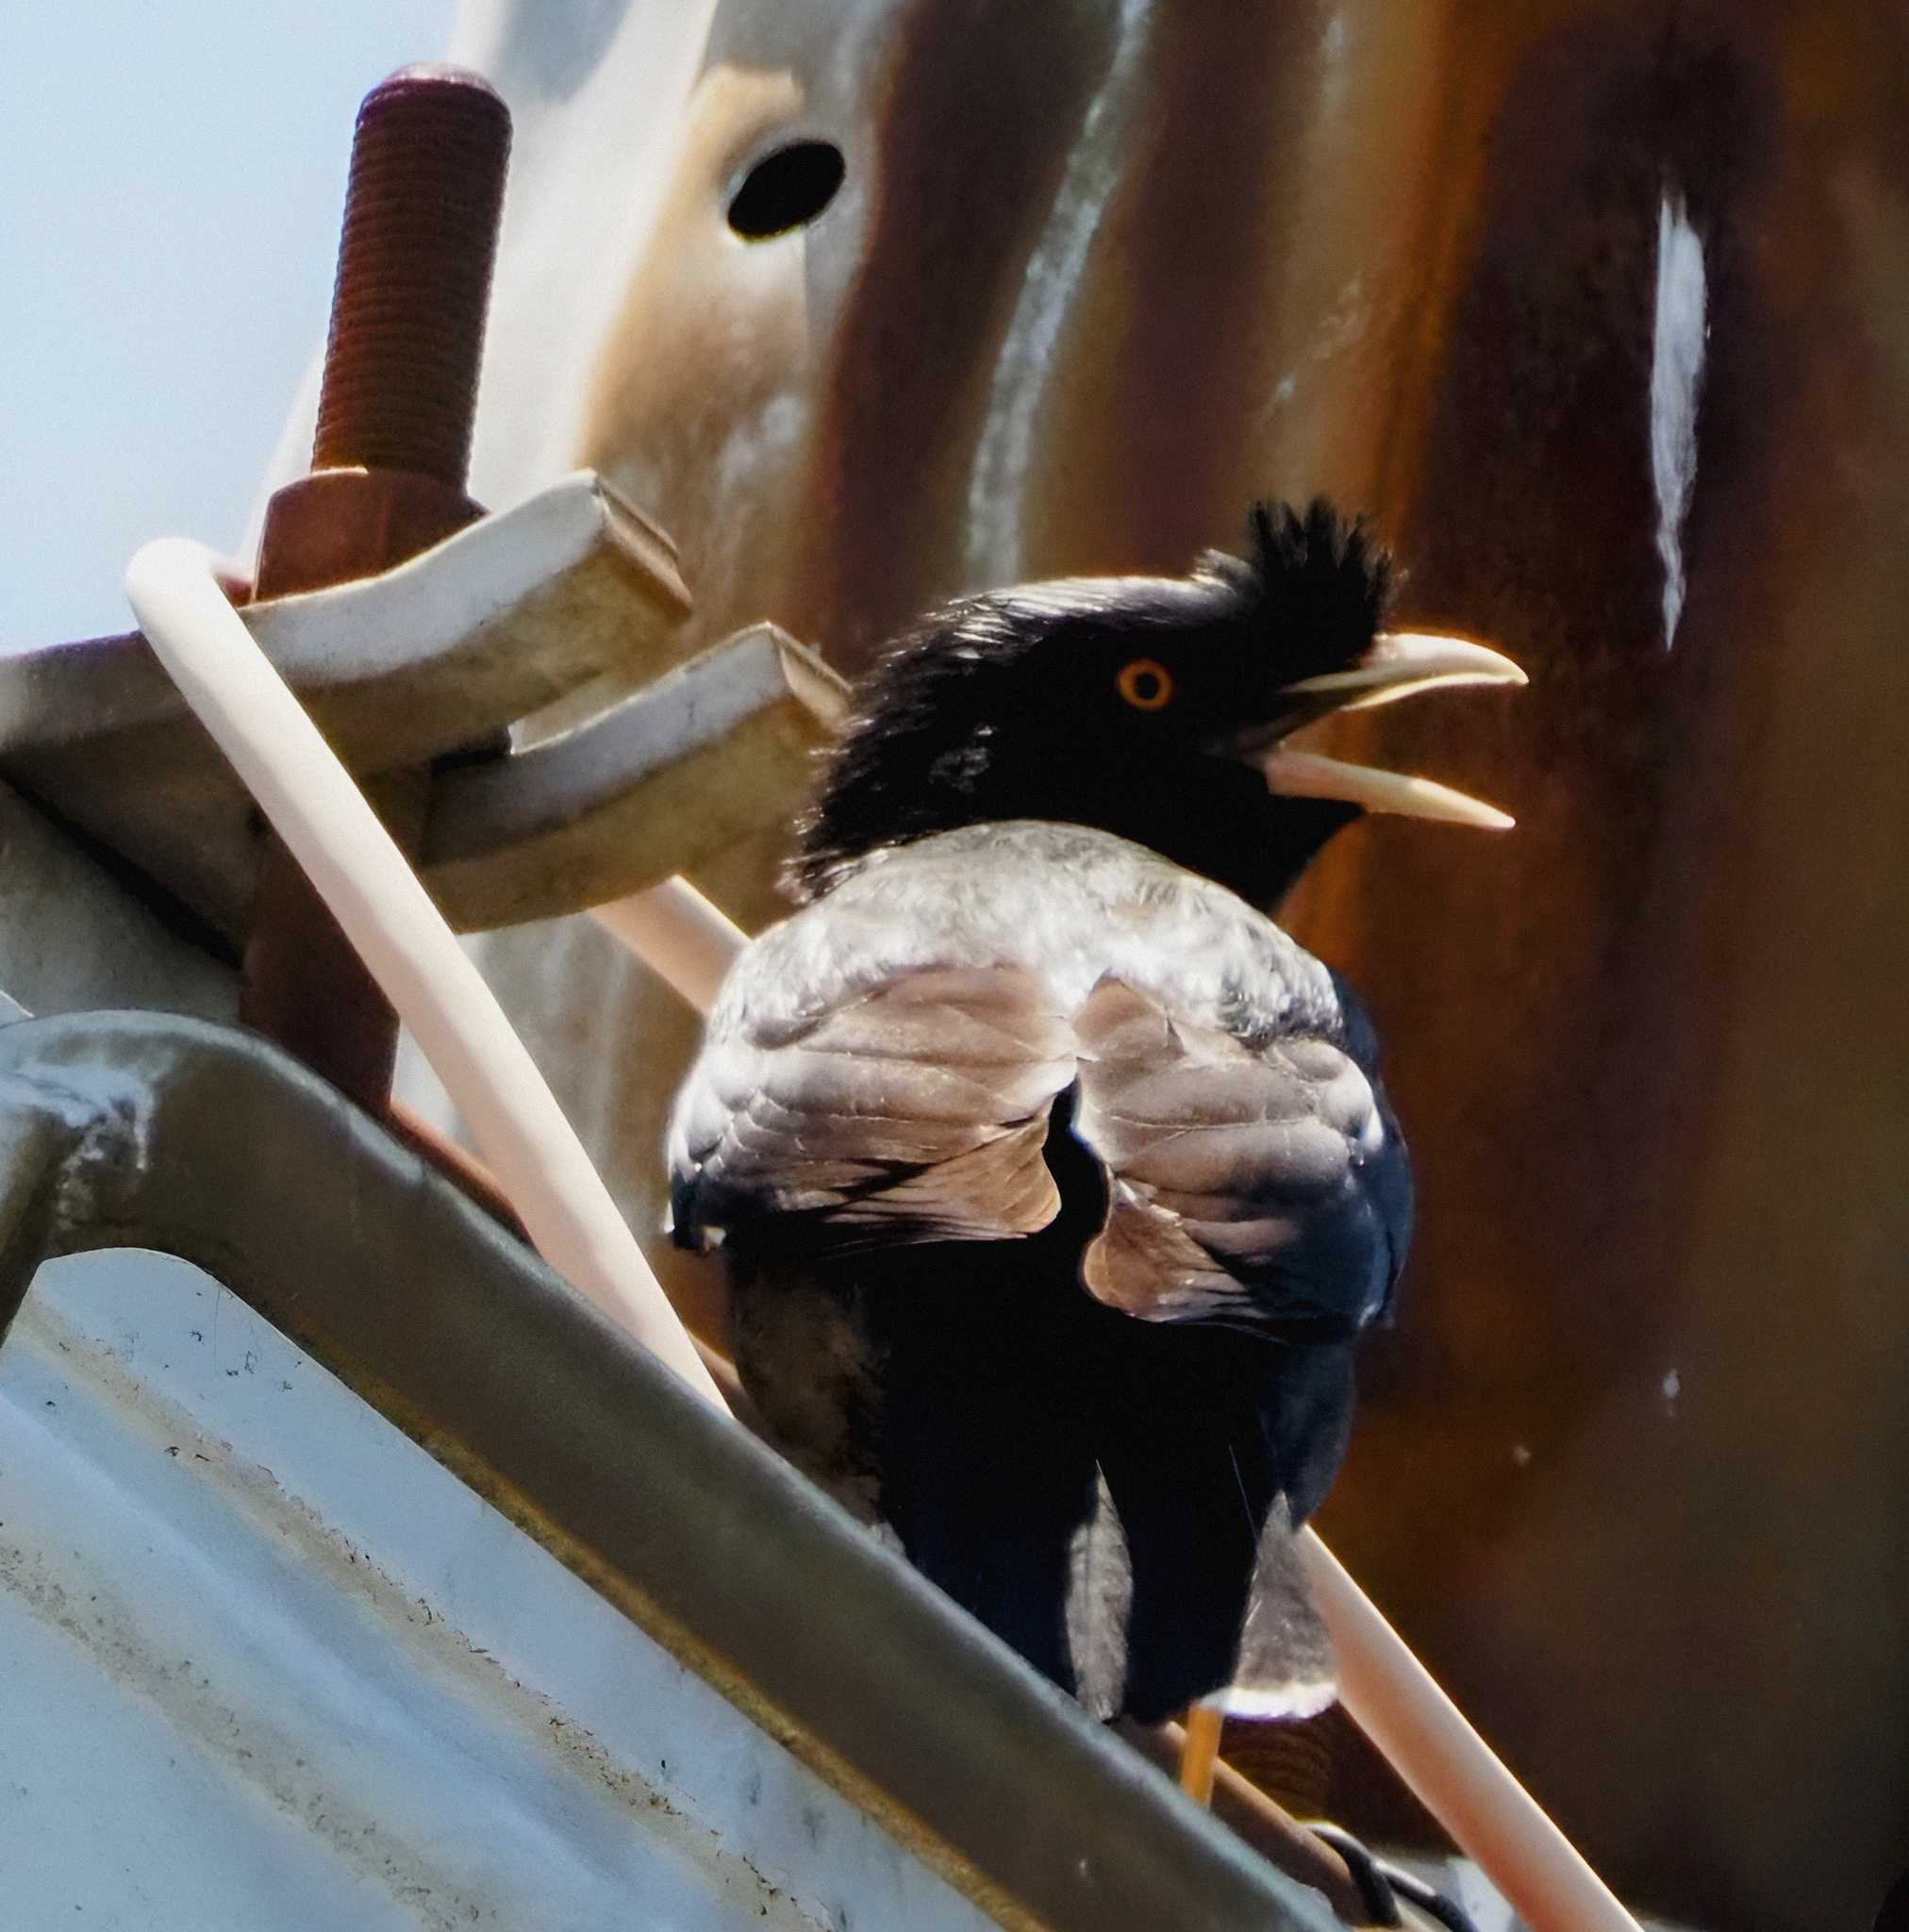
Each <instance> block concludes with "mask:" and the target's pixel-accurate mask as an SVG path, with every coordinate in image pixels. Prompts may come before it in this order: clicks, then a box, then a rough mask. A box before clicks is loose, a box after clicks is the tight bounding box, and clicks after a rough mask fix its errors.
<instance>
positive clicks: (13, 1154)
mask: <svg viewBox="0 0 1909 1932" xmlns="http://www.w3.org/2000/svg"><path fill="white" fill-rule="evenodd" d="M127 1244H135V1245H141V1246H147V1247H156V1248H158V1249H161V1250H163V1251H165V1252H168V1253H172V1254H175V1255H180V1256H182V1257H186V1258H189V1259H191V1260H194V1261H196V1262H197V1263H199V1264H200V1265H201V1266H203V1267H205V1268H207V1269H208V1272H210V1273H212V1274H214V1275H215V1276H217V1277H218V1278H219V1279H220V1280H222V1281H224V1283H226V1284H227V1285H228V1286H230V1287H231V1288H232V1289H233V1290H234V1291H235V1292H237V1293H239V1294H240V1295H241V1297H242V1298H243V1299H244V1300H245V1301H246V1302H247V1303H248V1304H249V1305H250V1306H251V1307H254V1308H256V1309H257V1311H258V1312H259V1313H260V1314H262V1315H264V1316H265V1317H266V1318H267V1320H268V1321H270V1322H271V1323H272V1324H274V1327H276V1328H278V1329H280V1330H282V1331H283V1332H284V1333H285V1334H286V1335H287V1336H288V1337H290V1339H291V1340H292V1341H295V1342H296V1343H297V1344H299V1346H301V1347H302V1348H304V1349H307V1350H308V1351H309V1353H310V1354H311V1355H313V1356H314V1357H316V1358H317V1359H318V1360H320V1361H322V1362H324V1363H325V1364H326V1365H327V1366H329V1367H331V1368H333V1369H334V1370H335V1371H336V1372H337V1373H338V1374H340V1375H341V1376H342V1377H343V1378H344V1380H345V1381H346V1382H347V1383H348V1384H350V1385H352V1386H353V1387H355V1388H357V1390H359V1391H361V1392H363V1393H365V1394H366V1395H368V1396H369V1397H371V1398H372V1399H373V1401H374V1403H375V1405H376V1406H377V1407H380V1408H381V1409H382V1410H383V1411H384V1412H385V1414H387V1415H388V1416H390V1418H391V1419H392V1420H394V1421H396V1422H398V1423H399V1424H400V1425H401V1426H403V1427H404V1428H405V1429H406V1431H407V1433H409V1434H411V1435H412V1436H414V1437H415V1438H416V1439H417V1440H418V1441H421V1442H423V1445H424V1446H425V1447H427V1448H428V1449H430V1451H431V1452H432V1453H433V1455H435V1456H436V1457H439V1458H440V1460H441V1461H443V1462H445V1463H446V1464H448V1465H449V1466H450V1467H451V1468H452V1469H453V1470H455V1471H456V1473H457V1474H460V1475H462V1476H463V1477H464V1479H465V1481H466V1482H467V1483H469V1484H471V1485H472V1486H473V1487H474V1488H475V1489H476V1490H477V1491H479V1492H480V1493H481V1494H484V1495H486V1496H488V1497H489V1498H490V1500H491V1501H493V1502H494V1503H496V1504H497V1505H498V1506H499V1507H501V1508H502V1509H503V1510H504V1512H505V1513H506V1515H507V1516H509V1517H510V1518H511V1519H512V1520H513V1521H515V1522H516V1523H518V1524H520V1525H521V1526H523V1528H525V1529H526V1530H527V1531H528V1532H529V1533H530V1534H531V1535H532V1536H533V1537H535V1538H537V1539H538V1540H539V1541H541V1542H542V1543H543V1544H544V1545H545V1546H546V1547H547V1548H549V1549H550V1550H552V1551H553V1552H554V1553H555V1554H556V1556H558V1557H560V1558H561V1559H562V1560H563V1561H564V1562H565V1563H566V1564H568V1565H569V1567H570V1568H571V1569H573V1571H575V1572H576V1574H578V1575H580V1576H581V1577H583V1578H584V1580H585V1581H586V1582H588V1583H589V1584H590V1585H591V1586H592V1587H593V1588H594V1589H595V1590H596V1591H598V1592H599V1593H600V1594H601V1595H603V1596H604V1597H605V1598H606V1599H607V1600H608V1601H609V1602H610V1603H612V1604H614V1605H615V1606H616V1607H618V1608H620V1609H621V1610H622V1611H623V1612H624V1613H625V1614H626V1615H627V1616H628V1617H630V1618H631V1619H632V1620H633V1621H634V1622H635V1623H636V1624H638V1625H639V1626H640V1627H641V1628H642V1629H644V1630H645V1631H647V1632H648V1633H649V1635H650V1636H651V1637H653V1638H655V1639H656V1641H658V1642H659V1643H660V1644H662V1646H663V1647H664V1648H665V1649H666V1650H668V1651H670V1652H671V1653H672V1654H673V1655H674V1656H676V1657H679V1658H681V1659H682V1660H683V1661H684V1662H685V1663H687V1664H688V1665H689V1668H690V1669H691V1670H693V1671H695V1672H696V1673H697V1674H699V1675H701V1676H703V1677H705V1679H706V1680H708V1681H709V1682H710V1683H712V1684H714V1685H715V1686H716V1687H717V1688H718V1689H719V1690H721V1691H722V1692H723V1694H724V1695H725V1696H726V1697H728V1698H729V1699H730V1700H731V1701H732V1702H734V1703H735V1704H736V1705H737V1706H738V1707H739V1708H741V1709H742V1710H743V1711H744V1712H746V1713H747V1714H748V1715H750V1716H751V1717H753V1718H754V1719H755V1722H756V1723H757V1724H759V1725H761V1726H762V1727H763V1728H764V1729H766V1730H767V1731H768V1733H769V1735H770V1736H771V1737H772V1738H774V1739H775V1740H778V1741H779V1742H781V1743H783V1744H785V1745H786V1746H787V1747H788V1749H789V1750H791V1751H792V1752H793V1753H794V1754H795V1755H796V1757H798V1758H800V1759H802V1760H803V1761H804V1762H805V1763H807V1764H809V1765H810V1766H811V1767H812V1768H814V1769H816V1770H818V1771H819V1772H820V1773H821V1774H822V1775H823V1776H824V1777H825V1778H826V1779H828V1781H829V1782H831V1783H832V1784H834V1785H836V1786H837V1787H838V1789H840V1790H843V1791H844V1792H845V1793H847V1794H848V1795H849V1796H850V1797H851V1798H852V1799H853V1801H854V1802H855V1804H857V1805H858V1806H860V1807H863V1808H864V1809H865V1810H866V1811H867V1812H868V1813H869V1815H871V1816H872V1817H874V1818H875V1819H877V1820H878V1821H879V1822H881V1823H882V1824H884V1825H885V1827H886V1828H887V1829H888V1831H890V1832H891V1833H893V1834H894V1835H896V1836H897V1837H898V1838H900V1839H901V1840H902V1841H903V1842H905V1844H907V1845H908V1846H909V1847H910V1848H911V1849H912V1850H913V1851H914V1852H915V1853H916V1855H917V1856H919V1857H923V1858H925V1859H927V1860H928V1861H929V1862H930V1863H931V1864H932V1865H934V1866H935V1867H936V1868H937V1869H938V1870H941V1871H943V1872H944V1873H946V1874H947V1875H948V1876H949V1877H950V1878H951V1879H952V1880H953V1881H954V1883H955V1884H956V1885H957V1886H958V1887H960V1888H961V1889H962V1890H966V1891H967V1892H968V1893H969V1894H970V1896H971V1897H972V1898H974V1899H975V1900H976V1902H977V1903H979V1904H980V1905H981V1906H982V1907H984V1908H985V1909H986V1910H988V1912H989V1913H990V1914H991V1915H993V1916H995V1917H996V1918H998V1919H999V1920H1000V1922H1001V1923H1003V1924H1011V1925H1034V1924H1043V1925H1050V1926H1054V1927H1077V1928H1080V1932H1118V1928H1121V1927H1127V1926H1132V1927H1134V1928H1136V1932H1138V1928H1142V1927H1144V1928H1148V1932H1153V1928H1154V1927H1158V1926H1161V1925H1166V1924H1171V1925H1175V1926H1186V1927H1189V1928H1214V1932H1219V1928H1222V1927H1236V1926H1237V1927H1238V1928H1240V1932H1247V1928H1253V1932H1266V1928H1267V1927H1270V1926H1280V1925H1288V1924H1290V1925H1295V1926H1297V1925H1309V1926H1314V1927H1322V1926H1324V1925H1326V1924H1329V1923H1330V1919H1329V1916H1328V1914H1327V1913H1326V1910H1325V1907H1324V1906H1323V1904H1322V1903H1321V1902H1320V1900H1319V1899H1318V1898H1317V1896H1316V1895H1315V1894H1312V1893H1309V1892H1306V1891H1303V1890H1300V1889H1298V1888H1296V1887H1294V1886H1293V1885H1292V1884H1291V1883H1290V1882H1289V1881H1287V1880H1286V1879H1284V1878H1283V1877H1281V1876H1280V1875H1279V1874H1276V1873H1273V1872H1272V1871H1270V1869H1269V1868H1268V1867H1266V1866H1264V1865H1262V1864H1260V1863H1259V1862H1258V1861H1257V1860H1255V1859H1254V1858H1253V1857H1252V1856H1251V1855H1250V1854H1249V1853H1248V1852H1247V1851H1246V1850H1245V1849H1244V1848H1243V1847H1242V1846H1240V1845H1239V1844H1238V1843H1237V1840H1233V1839H1232V1838H1231V1837H1230V1836H1229V1835H1228V1834H1227V1833H1226V1832H1225V1831H1224V1830H1223V1829H1222V1828H1221V1827H1220V1825H1218V1824H1215V1823H1214V1822H1213V1821H1212V1820H1210V1819H1208V1818H1206V1817H1204V1816H1203V1815H1202V1814H1200V1813H1198V1812H1196V1811H1194V1810H1193V1808H1192V1807H1190V1806H1189V1805H1188V1804H1187V1802H1186V1801H1185V1800H1184V1799H1183V1798H1181V1797H1180V1796H1179V1795H1178V1794H1177V1793H1176V1792H1175V1791H1173V1790H1171V1788H1170V1786H1169V1785H1168V1784H1167V1782H1166V1781H1165V1779H1164V1778H1162V1777H1161V1776H1160V1774H1158V1773H1156V1772H1154V1770H1153V1769H1152V1768H1151V1767H1149V1766H1146V1765H1144V1764H1142V1763H1141V1762H1139V1760H1138V1759H1137V1758H1136V1757H1134V1756H1133V1754H1132V1753H1130V1752H1129V1751H1127V1750H1126V1749H1125V1748H1124V1747H1122V1746H1120V1744H1118V1743H1116V1742H1115V1741H1114V1740H1110V1739H1109V1738H1107V1737H1106V1736H1105V1735H1104V1733H1103V1732H1102V1731H1101V1730H1100V1728H1099V1727H1098V1726H1097V1725H1095V1724H1092V1723H1091V1722H1090V1721H1089V1720H1088V1719H1087V1718H1086V1716H1085V1715H1084V1714H1083V1713H1082V1712H1081V1711H1080V1710H1079V1708H1078V1707H1075V1706H1074V1705H1073V1704H1071V1702H1070V1701H1068V1700H1067V1699H1065V1698H1062V1697H1061V1696H1060V1695H1059V1694H1058V1693H1056V1692H1054V1691H1053V1690H1052V1689H1051V1688H1050V1687H1048V1686H1047V1685H1045V1684H1043V1683H1041V1682H1040V1681H1039V1680H1038V1679H1037V1677H1035V1675H1034V1674H1032V1673H1031V1672H1029V1671H1028V1670H1027V1669H1026V1668H1025V1667H1024V1666H1022V1665H1021V1663H1020V1662H1019V1660H1018V1659H1016V1658H1014V1657H1012V1656H1011V1655H1010V1654H1009V1653H1008V1652H1007V1651H1005V1650H1004V1648H1002V1647H1001V1646H1000V1645H998V1644H996V1643H995V1642H994V1641H992V1640H991V1639H990V1638H988V1636H987V1634H986V1633H985V1632H983V1631H981V1630H980V1629H979V1628H978V1627H977V1626H975V1625H973V1624H971V1623H970V1622H969V1621H968V1620H966V1619H965V1618H963V1617H961V1616H960V1615H959V1614H958V1613H957V1612H956V1611H954V1608H953V1607H951V1606H950V1605H948V1604H947V1603H946V1602H945V1601H944V1600H943V1599H942V1598H941V1597H939V1595H938V1593H937V1592H935V1591H932V1590H930V1589H929V1588H928V1587H927V1586H926V1585H925V1584H923V1583H922V1582H921V1579H920V1578H919V1577H917V1576H915V1575H914V1574H913V1573H912V1572H911V1571H910V1570H908V1568H907V1567H906V1565H905V1564H904V1563H903V1562H902V1561H901V1560H900V1559H899V1558H898V1557H894V1556H892V1555H890V1554H889V1553H888V1551H886V1550H885V1549H883V1548H881V1547H880V1546H879V1545H878V1544H876V1543H875V1542H874V1541H872V1540H871V1539H870V1538H868V1537H867V1536H866V1534H865V1533H863V1532H862V1531H860V1530H859V1529H858V1528H857V1527H856V1526H855V1525H854V1524H852V1523H851V1522H850V1520H849V1519H848V1518H847V1517H846V1516H844V1515H843V1514H842V1513H841V1512H840V1511H838V1509H837V1508H836V1507H834V1506H833V1505H831V1504H830V1503H828V1502H827V1501H826V1500H825V1499H824V1498H822V1497H821V1496H820V1495H819V1494H818V1493H817V1492H816V1491H814V1490H813V1489H812V1488H811V1487H810V1486H809V1485H807V1484H806V1483H805V1482H804V1481H803V1480H802V1479H801V1478H800V1477H798V1476H796V1475H795V1474H793V1473H792V1472H791V1471H789V1470H788V1468H787V1467H786V1466H784V1465H783V1464H782V1463H781V1462H779V1461H778V1460H777V1459H776V1458H775V1457H772V1455H770V1454H769V1452H768V1451H766V1450H764V1449H762V1448H761V1447H760V1446H759V1445H758V1444H756V1443H755V1441H753V1440H751V1439H749V1438H748V1437H747V1436H745V1435H744V1434H743V1433H742V1432H741V1431H740V1430H739V1429H737V1428H736V1427H734V1426H733V1425H731V1424H728V1423H727V1422H725V1421H723V1420H722V1419H721V1418H719V1417H716V1416H714V1415H713V1414H711V1413H710V1412H709V1411H708V1410H707V1409H706V1408H705V1407H704V1406H703V1405H702V1404H701V1403H699V1402H697V1401H696V1400H695V1399H694V1398H693V1397H691V1396H689V1394H688V1393H687V1392H686V1391H682V1390H681V1389H680V1388H678V1387H677V1386H676V1385H675V1384H674V1383H673V1382H672V1380H671V1378H670V1377H669V1376H668V1375H667V1374H665V1373H664V1372H663V1371H661V1370H659V1369H657V1368H656V1365H655V1364H654V1363H653V1362H651V1361H650V1360H649V1359H648V1357H645V1356H643V1355H642V1354H641V1352H640V1351H639V1350H637V1349H636V1348H635V1347H634V1345H633V1344H631V1343H629V1342H628V1341H625V1340H624V1339H623V1338H622V1337H621V1336H620V1335H619V1334H618V1333H617V1332H616V1331H614V1330H612V1329H611V1328H610V1327H608V1325H607V1324H605V1323H604V1322H603V1321H602V1320H601V1319H600V1318H599V1317H598V1316H596V1315H595V1314H594V1313H593V1312H592V1311H590V1310H589V1308H588V1307H586V1306H584V1305H583V1304H582V1303H581V1302H579V1301H578V1300H577V1299H576V1298H575V1297H574V1296H573V1295H571V1294H570V1293H569V1292H568V1291H565V1290H564V1289H563V1288H562V1286H561V1285H560V1284H559V1283H558V1282H556V1279H555V1278H554V1277H553V1276H551V1275H550V1274H549V1273H548V1272H547V1271H546V1270H544V1269H543V1268H542V1267H541V1266H540V1265H539V1263H538V1262H537V1261H536V1260H535V1259H534V1257H530V1256H528V1255H526V1254H525V1253H524V1252H523V1249H522V1248H520V1247H519V1246H518V1245H517V1244H516V1243H515V1242H513V1241H510V1240H509V1239H508V1238H507V1237H506V1236H505V1235H504V1234H503V1233H502V1232H501V1231H500V1230H499V1229H497V1228H496V1227H495V1226H494V1224H491V1223H490V1222H489V1220H488V1219H487V1218H486V1217H485V1216H483V1215H482V1214H481V1213H480V1212H479V1211H478V1210H477V1209H476V1208H473V1206H471V1205H470V1204H469V1203H468V1202H466V1201H465V1200H464V1199H463V1198H462V1197H461V1196H460V1195H458V1194H456V1192H455V1191H452V1190H451V1189H450V1188H449V1187H448V1186H446V1185H445V1184H444V1183H443V1182H441V1181H440V1180H439V1179H437V1178H436V1177H435V1176H434V1175H432V1174H429V1173H427V1172H426V1171H425V1170H424V1169H423V1166H422V1165H421V1164H420V1163H419V1162H418V1161H417V1159H416V1158H414V1157H412V1156H409V1155H407V1154H406V1153H405V1152H403V1151H402V1150H401V1149H400V1148H399V1147H398V1146H397V1145H396V1144H395V1143H394V1142H392V1141H390V1140H389V1139H388V1138H387V1137H386V1136H384V1135H383V1134H382V1133H381V1132H380V1131H379V1130H378V1129H377V1128H376V1127H374V1126H373V1124H371V1123H370V1122H369V1121H368V1120H367V1119H365V1118H364V1116H362V1115H360V1114H358V1113H357V1111H356V1110H355V1109H353V1108H349V1107H348V1106H347V1105H346V1104H345V1103H344V1102H342V1101H341V1100H340V1098H339V1097H338V1096H337V1095H336V1094H335V1093H334V1092H332V1091H330V1090H328V1089H327V1088H325V1087H324V1085H323V1083H321V1082H319V1081H318V1080H316V1079H315V1078H314V1077H312V1076H311V1075H310V1074H307V1073H306V1072H304V1071H303V1070H302V1069H300V1068H299V1067H298V1066H297V1065H296V1063H295V1062H293V1061H291V1060H290V1059H288V1058H286V1057H284V1056H283V1055H280V1054H278V1053H277V1052H275V1051H274V1049H272V1048H270V1047H269V1046H267V1045H265V1044H264V1043H263V1042H260V1041H257V1040H253V1039H250V1038H246V1037H244V1036H241V1035H237V1034H233V1033H229V1032H224V1031H222V1030H221V1029H218V1028H215V1027H210V1026H208V1025H205V1024H201V1023H197V1022H192V1021H187V1020H181V1019H173V1018H169V1017H165V1016H157V1015H126V1014H121V1015H91V1016H75V1017H69V1018H65V1019H59V1020H46V1021H27V1022H21V1023H17V1024H13V1025H11V1026H8V1027H4V1028H0V1308H4V1310H5V1313H6V1316H7V1318H8V1320H10V1318H11V1316H12V1313H13V1312H14V1310H15V1309H17V1307H18V1306H19V1303H20V1299H21V1297H22V1295H23V1294H24V1293H25V1289H26V1286H27V1283H28V1281H29V1280H30V1278H31V1276H32V1274H33V1271H34V1269H35V1268H36V1267H37V1266H38V1265H39V1264H40V1262H41V1260H42V1258H43V1257H49V1256H53V1255H58V1254H60V1253H65V1252H73V1251H76V1250H82V1249H88V1248H94V1247H101V1246H114V1245H127ZM397 1284H401V1285H402V1288H403V1292H393V1291H392V1290H393V1286H394V1285H397Z"/></svg>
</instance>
